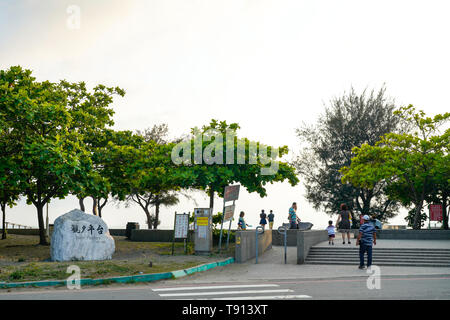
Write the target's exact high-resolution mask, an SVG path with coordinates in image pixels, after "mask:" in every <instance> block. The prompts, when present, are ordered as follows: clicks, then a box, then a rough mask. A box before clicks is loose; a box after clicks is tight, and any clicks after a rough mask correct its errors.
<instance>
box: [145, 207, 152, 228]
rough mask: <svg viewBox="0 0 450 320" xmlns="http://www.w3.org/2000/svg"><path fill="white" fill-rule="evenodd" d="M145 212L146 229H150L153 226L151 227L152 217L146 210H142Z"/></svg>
mask: <svg viewBox="0 0 450 320" xmlns="http://www.w3.org/2000/svg"><path fill="white" fill-rule="evenodd" d="M144 211H145V215H146V216H147V227H148V229H150V230H151V229H152V227H153V225H152V216H151V215H150V212H149V211H148V209H147V208H145V209H144Z"/></svg>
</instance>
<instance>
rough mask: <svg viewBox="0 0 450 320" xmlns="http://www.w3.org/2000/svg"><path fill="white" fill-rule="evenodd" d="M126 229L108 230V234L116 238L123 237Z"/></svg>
mask: <svg viewBox="0 0 450 320" xmlns="http://www.w3.org/2000/svg"><path fill="white" fill-rule="evenodd" d="M125 231H126V229H109V234H110V235H112V236H116V237H125Z"/></svg>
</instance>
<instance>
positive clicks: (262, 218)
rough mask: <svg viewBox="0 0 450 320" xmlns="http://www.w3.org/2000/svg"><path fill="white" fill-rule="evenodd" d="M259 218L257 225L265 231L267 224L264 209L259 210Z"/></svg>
mask: <svg viewBox="0 0 450 320" xmlns="http://www.w3.org/2000/svg"><path fill="white" fill-rule="evenodd" d="M259 217H260V218H261V220H260V221H259V224H260V225H261V227H263V229H265V228H266V224H267V219H266V218H267V215H266V214H265V212H264V209H263V210H261V214H260V215H259Z"/></svg>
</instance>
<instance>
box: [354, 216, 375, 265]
mask: <svg viewBox="0 0 450 320" xmlns="http://www.w3.org/2000/svg"><path fill="white" fill-rule="evenodd" d="M363 220H364V224H363V225H362V226H361V228H359V235H358V238H357V239H356V245H359V269H364V253H366V251H367V267H368V268H369V267H370V266H371V265H372V243H373V244H374V245H376V244H377V233H376V230H375V227H374V226H373V225H372V224H371V223H370V217H369V216H368V215H365V216H364V217H363Z"/></svg>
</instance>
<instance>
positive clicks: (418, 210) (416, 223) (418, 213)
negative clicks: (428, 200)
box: [413, 202, 423, 230]
mask: <svg viewBox="0 0 450 320" xmlns="http://www.w3.org/2000/svg"><path fill="white" fill-rule="evenodd" d="M422 205H423V202H422V203H417V204H415V206H416V213H415V214H414V221H413V229H414V230H420V229H421V227H422V219H421V215H422Z"/></svg>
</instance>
